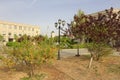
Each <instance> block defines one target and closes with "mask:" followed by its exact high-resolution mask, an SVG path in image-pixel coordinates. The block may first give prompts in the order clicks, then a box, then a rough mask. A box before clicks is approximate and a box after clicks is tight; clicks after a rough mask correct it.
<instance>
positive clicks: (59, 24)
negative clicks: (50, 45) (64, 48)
mask: <svg viewBox="0 0 120 80" xmlns="http://www.w3.org/2000/svg"><path fill="white" fill-rule="evenodd" d="M64 25H65V21H64V20H61V19H59V20H58V22H56V23H55V27H56V28H57V29H58V30H59V31H58V43H59V49H58V60H60V29H62V28H61V26H64Z"/></svg>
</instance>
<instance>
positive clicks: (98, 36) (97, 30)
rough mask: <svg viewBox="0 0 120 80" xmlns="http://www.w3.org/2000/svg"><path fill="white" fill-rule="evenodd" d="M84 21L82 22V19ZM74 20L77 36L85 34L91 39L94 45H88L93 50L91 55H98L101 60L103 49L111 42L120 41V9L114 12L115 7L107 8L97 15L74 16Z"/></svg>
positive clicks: (73, 29)
mask: <svg viewBox="0 0 120 80" xmlns="http://www.w3.org/2000/svg"><path fill="white" fill-rule="evenodd" d="M83 19H84V22H82V23H81V20H83ZM74 22H75V23H76V24H73V25H72V27H71V30H72V32H73V34H74V36H75V37H81V36H85V37H86V38H87V39H91V40H92V42H93V44H92V47H91V46H90V47H89V46H88V48H89V50H90V51H91V57H93V56H96V57H95V58H96V60H99V57H100V56H101V52H100V51H101V50H102V49H103V47H105V45H108V44H109V43H112V44H113V42H115V43H117V42H119V43H120V11H118V12H114V9H113V8H110V9H109V10H105V11H104V13H98V14H97V13H96V14H95V15H84V14H83V15H82V16H77V15H75V16H74Z"/></svg>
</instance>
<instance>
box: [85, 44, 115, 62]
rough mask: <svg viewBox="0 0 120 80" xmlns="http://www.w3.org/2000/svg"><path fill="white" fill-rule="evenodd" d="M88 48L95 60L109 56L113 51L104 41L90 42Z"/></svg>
mask: <svg viewBox="0 0 120 80" xmlns="http://www.w3.org/2000/svg"><path fill="white" fill-rule="evenodd" d="M87 48H88V50H89V51H90V53H91V57H93V59H94V60H99V59H100V58H102V57H103V56H108V55H109V54H112V53H113V52H112V48H110V47H109V46H108V45H106V44H103V43H89V44H87Z"/></svg>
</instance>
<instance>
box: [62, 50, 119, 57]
mask: <svg viewBox="0 0 120 80" xmlns="http://www.w3.org/2000/svg"><path fill="white" fill-rule="evenodd" d="M76 54H77V49H61V50H60V57H61V58H67V57H72V56H75V55H76ZM79 54H80V55H90V52H89V51H88V49H87V48H82V49H79ZM113 55H114V56H120V52H116V51H114V53H113Z"/></svg>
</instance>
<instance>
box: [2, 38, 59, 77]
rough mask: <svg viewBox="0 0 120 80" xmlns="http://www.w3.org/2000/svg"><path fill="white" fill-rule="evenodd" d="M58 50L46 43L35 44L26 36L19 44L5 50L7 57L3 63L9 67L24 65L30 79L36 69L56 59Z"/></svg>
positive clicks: (4, 57)
mask: <svg viewBox="0 0 120 80" xmlns="http://www.w3.org/2000/svg"><path fill="white" fill-rule="evenodd" d="M56 51H57V49H56V48H55V47H54V46H53V45H50V44H47V43H46V41H41V42H39V43H38V42H35V44H34V43H33V40H31V39H28V38H27V37H26V36H24V37H22V38H21V41H20V42H19V44H16V45H15V46H12V47H7V48H6V49H5V54H6V56H3V57H2V61H3V62H4V63H5V64H6V65H7V66H8V67H13V66H15V65H18V64H20V65H23V66H25V67H27V69H28V72H27V73H28V75H29V77H32V76H33V75H34V69H35V68H36V67H38V66H40V65H41V64H42V63H48V62H50V61H51V60H53V59H54V58H55V53H56Z"/></svg>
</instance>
